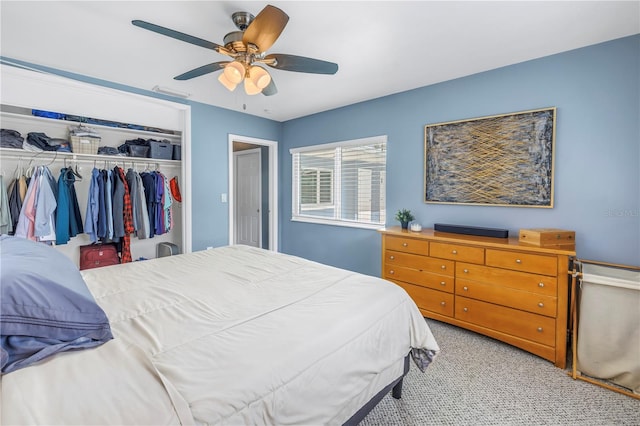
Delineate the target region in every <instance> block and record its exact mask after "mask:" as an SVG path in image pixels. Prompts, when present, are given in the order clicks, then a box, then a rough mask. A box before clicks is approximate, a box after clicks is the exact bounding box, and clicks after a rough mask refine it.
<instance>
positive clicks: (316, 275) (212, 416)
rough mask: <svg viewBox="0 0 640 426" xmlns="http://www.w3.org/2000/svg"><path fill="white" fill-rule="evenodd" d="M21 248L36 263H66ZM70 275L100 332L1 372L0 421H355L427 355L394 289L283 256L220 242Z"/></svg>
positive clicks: (430, 355)
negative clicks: (85, 295) (96, 314)
mask: <svg viewBox="0 0 640 426" xmlns="http://www.w3.org/2000/svg"><path fill="white" fill-rule="evenodd" d="M15 240H16V239H9V238H7V239H3V240H2V241H1V242H0V248H1V250H2V261H3V263H2V265H1V266H2V270H1V271H0V272H2V275H3V283H2V285H3V287H4V286H6V284H7V283H8V282H9V281H10V280H14V281H15V280H16V278H15V277H16V276H17V275H19V274H20V273H21V271H22V269H25V266H24V265H21V266H20V268H22V269H16V268H18V267H17V266H13V264H11V265H9V262H8V258H9V257H8V256H9V254H10V252H16V250H13V246H11V245H10V244H8V243H9V242H11V243H12V244H14V243H15ZM24 241H27V240H24ZM19 244H25V243H23V242H22V241H20V242H19ZM33 244H37V245H39V246H42V247H43V248H38V250H47V251H46V252H44V254H40V255H39V256H40V257H39V256H36V255H32V254H30V255H29V256H28V257H33V258H35V259H36V260H37V261H38V263H39V264H41V263H42V256H45V257H47V259H49V258H50V257H52V256H53V257H54V258H55V259H56V262H58V263H57V264H58V265H60V264H61V263H64V261H62V260H60V259H58V258H57V257H56V256H58V254H57V253H58V252H57V251H56V250H55V249H52V248H50V247H46V246H44V245H42V244H40V243H33ZM18 252H19V250H18ZM29 253H32V252H31V251H29ZM23 254H24V253H23ZM16 256H18V257H19V259H25V258H26V257H27V256H24V255H21V256H20V255H19V253H16ZM60 256H62V255H60ZM10 266H11V267H10ZM74 267H75V266H74ZM10 269H13V275H12V276H8V275H6V274H5V271H7V270H10ZM36 269H37V268H36ZM16 270H17V272H16ZM58 270H59V267H58ZM76 271H77V269H76ZM51 272H52V271H48V275H47V273H43V275H46V276H50V275H52V274H51ZM7 274H8V272H7ZM78 274H81V279H82V281H83V282H84V283H86V286H87V288H88V290H89V291H90V293H91V296H92V297H93V298H94V299H95V302H97V306H98V307H99V309H101V310H103V311H104V313H105V315H106V317H107V318H108V327H109V331H110V332H111V335H107V336H106V338H105V335H104V331H105V330H104V329H101V331H100V332H101V333H103V334H101V336H102V337H101V338H102V341H100V342H99V344H97V345H94V346H90V347H87V348H82V347H76V348H71V350H66V349H62V350H61V351H59V352H56V353H53V354H51V355H48V356H46V357H44V358H43V359H38V360H36V361H35V362H33V363H32V364H30V365H28V366H21V367H20V368H17V369H14V370H13V371H10V372H8V373H5V374H3V375H2V376H1V377H2V386H1V392H2V395H1V397H2V406H1V410H2V411H1V420H2V424H5V425H11V424H118V425H123V424H154V425H155V424H157V425H160V424H251V425H258V424H277V425H286V424H292V425H302V424H305V425H311V424H313V425H320V424H357V422H358V421H360V419H361V418H362V417H363V416H364V415H365V414H366V412H368V410H369V409H370V408H371V407H372V406H373V405H374V404H375V403H376V402H377V400H379V399H380V398H381V397H382V396H384V394H385V393H386V392H387V391H388V390H389V389H390V388H391V387H393V388H394V396H396V397H399V396H400V395H399V393H400V390H401V384H402V381H401V380H402V377H403V376H404V374H406V372H407V369H408V368H409V359H411V360H412V362H411V364H412V367H413V368H416V366H417V367H418V368H420V369H421V370H423V371H424V369H425V368H426V367H427V366H428V365H429V363H430V362H431V361H432V360H433V359H434V357H435V356H436V354H437V352H438V351H439V348H438V345H437V343H436V341H435V339H434V337H433V335H432V334H431V332H430V330H429V328H428V326H427V324H426V322H425V320H424V318H423V317H422V315H421V314H420V312H419V310H418V308H417V307H416V306H415V304H414V303H413V301H412V300H411V299H410V298H409V297H408V295H407V294H406V293H405V292H404V290H402V289H401V288H400V287H398V286H396V285H394V284H392V283H390V282H388V281H384V280H382V279H379V278H375V277H370V276H366V275H362V274H357V273H354V272H350V271H346V270H342V269H338V268H333V267H329V266H326V265H322V264H319V263H315V262H312V261H309V260H305V259H301V258H298V257H295V256H290V255H285V254H282V253H276V252H272V251H267V250H262V249H256V248H252V247H248V246H240V245H237V246H227V247H220V248H215V249H212V250H206V251H199V252H194V253H189V254H183V255H177V256H170V257H164V258H159V259H152V260H146V261H138V262H133V263H129V264H125V265H115V266H109V267H104V268H96V269H90V270H85V271H82V272H81V273H80V272H78ZM3 296H5V297H4V299H3V300H2V303H3V308H6V306H7V305H5V302H8V300H9V299H8V297H7V296H6V295H5V294H4V288H3ZM5 310H6V309H5ZM7 318H8V317H7V316H6V315H4V312H3V321H4V324H3V325H2V333H3V351H5V350H6V349H7V348H8V346H9V343H8V342H9V340H8V339H7V340H5V334H9V333H10V330H9V320H8V319H7ZM111 337H112V338H111ZM83 339H85V340H86V338H85V337H83ZM89 340H91V339H89ZM97 340H99V339H98V338H94V339H93V340H92V341H93V342H96V341H97ZM83 341H84V340H83ZM13 360H14V358H12V357H11V356H9V357H7V354H6V353H4V354H3V365H4V366H3V371H4V370H5V367H6V366H7V365H9V364H10V363H11V362H13Z"/></svg>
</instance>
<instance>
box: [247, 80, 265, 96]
mask: <svg viewBox="0 0 640 426" xmlns="http://www.w3.org/2000/svg"><path fill="white" fill-rule="evenodd" d="M244 91H245V92H246V93H247V95H257V94H258V93H261V92H262V89H261V88H259V87H258V86H256V85H255V84H253V81H251V79H250V78H245V79H244Z"/></svg>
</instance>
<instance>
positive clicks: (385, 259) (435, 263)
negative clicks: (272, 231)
mask: <svg viewBox="0 0 640 426" xmlns="http://www.w3.org/2000/svg"><path fill="white" fill-rule="evenodd" d="M380 232H381V234H382V277H383V278H385V279H387V280H390V281H393V282H395V283H396V284H398V285H399V286H401V287H403V288H404V289H405V290H406V291H407V293H409V295H410V296H411V297H412V298H413V300H414V301H415V302H416V304H417V305H418V307H419V308H420V311H421V312H422V314H423V315H424V316H425V317H428V318H433V319H436V320H439V321H443V322H447V323H450V324H454V325H456V326H459V327H463V328H466V329H469V330H473V331H475V332H478V333H481V334H484V335H487V336H490V337H493V338H495V339H498V340H501V341H503V342H506V343H509V344H511V345H513V346H517V347H519V348H521V349H524V350H526V351H528V352H531V353H533V354H536V355H538V356H540V357H542V358H545V359H547V360H549V361H551V362H553V363H554V364H555V365H556V366H557V367H559V368H565V364H566V355H567V352H566V350H567V328H568V323H567V319H568V299H569V286H568V282H569V276H568V270H569V261H570V258H571V257H573V256H575V251H573V250H567V249H554V248H542V247H535V246H531V245H527V244H525V243H520V242H519V241H518V239H517V238H490V237H477V236H471V235H459V234H450V233H444V232H437V231H434V230H432V229H425V230H422V231H421V232H411V231H407V230H403V229H401V228H400V227H392V228H387V229H384V230H381V231H380Z"/></svg>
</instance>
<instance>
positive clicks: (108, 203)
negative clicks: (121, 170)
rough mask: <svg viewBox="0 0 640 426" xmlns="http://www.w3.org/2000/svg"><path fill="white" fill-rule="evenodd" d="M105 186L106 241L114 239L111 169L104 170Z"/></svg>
mask: <svg viewBox="0 0 640 426" xmlns="http://www.w3.org/2000/svg"><path fill="white" fill-rule="evenodd" d="M103 172H104V179H105V187H104V203H105V211H106V213H107V235H106V237H105V240H106V241H105V242H109V241H112V240H113V172H112V171H111V170H103Z"/></svg>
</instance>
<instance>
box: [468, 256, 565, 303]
mask: <svg viewBox="0 0 640 426" xmlns="http://www.w3.org/2000/svg"><path fill="white" fill-rule="evenodd" d="M456 278H458V279H464V280H472V281H478V282H483V283H493V284H495V285H498V286H504V287H509V288H515V289H518V290H523V291H528V292H531V293H536V294H542V295H546V296H554V297H555V296H557V291H558V289H557V287H558V283H557V281H556V277H549V276H546V275H536V274H529V273H527V272H518V271H511V270H508V269H501V268H491V267H488V266H482V265H474V264H472V263H456Z"/></svg>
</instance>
